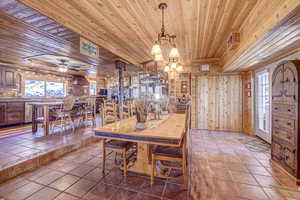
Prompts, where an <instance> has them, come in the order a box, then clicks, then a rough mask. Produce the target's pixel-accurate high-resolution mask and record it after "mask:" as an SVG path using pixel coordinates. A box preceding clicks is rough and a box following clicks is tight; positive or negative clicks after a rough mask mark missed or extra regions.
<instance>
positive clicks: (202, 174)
mask: <svg viewBox="0 0 300 200" xmlns="http://www.w3.org/2000/svg"><path fill="white" fill-rule="evenodd" d="M190 136H191V137H190V141H191V147H192V151H190V154H191V168H190V177H191V178H190V187H189V190H190V198H191V199H195V200H196V199H213V200H224V199H230V200H231V199H245V200H246V199H248V200H249V199H250V200H260V199H261V200H283V199H285V200H296V199H297V200H299V199H300V190H297V189H298V188H297V186H296V185H295V184H294V182H293V181H292V179H291V178H289V177H288V176H287V175H286V174H284V173H283V172H282V171H281V170H279V169H278V168H277V167H276V166H275V165H274V164H272V163H271V162H270V161H269V159H270V154H269V153H266V152H257V151H256V152H254V151H253V150H250V149H249V148H247V146H245V145H244V144H243V143H241V142H239V141H240V140H239V139H242V138H244V139H245V138H247V137H249V136H246V135H244V134H239V133H229V132H217V131H202V130H193V131H192V133H191V135H190ZM287 187H289V188H287ZM299 188H300V187H299ZM287 191H292V192H293V194H292V193H291V192H287ZM293 195H294V196H293ZM297 195H298V196H297Z"/></svg>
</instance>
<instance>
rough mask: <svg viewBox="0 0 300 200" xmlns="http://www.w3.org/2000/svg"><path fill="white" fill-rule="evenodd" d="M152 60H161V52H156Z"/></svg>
mask: <svg viewBox="0 0 300 200" xmlns="http://www.w3.org/2000/svg"><path fill="white" fill-rule="evenodd" d="M154 60H155V61H163V60H164V58H163V55H162V54H156V55H155V56H154Z"/></svg>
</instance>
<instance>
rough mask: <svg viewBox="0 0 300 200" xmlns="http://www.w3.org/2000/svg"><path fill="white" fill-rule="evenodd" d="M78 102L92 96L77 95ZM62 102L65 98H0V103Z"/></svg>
mask: <svg viewBox="0 0 300 200" xmlns="http://www.w3.org/2000/svg"><path fill="white" fill-rule="evenodd" d="M75 98H76V102H77V101H79V102H80V101H83V100H82V99H87V98H90V97H75ZM91 98H96V97H91ZM57 101H58V102H62V101H63V98H24V97H20V98H16V97H15V98H0V103H1V102H4V103H5V102H57Z"/></svg>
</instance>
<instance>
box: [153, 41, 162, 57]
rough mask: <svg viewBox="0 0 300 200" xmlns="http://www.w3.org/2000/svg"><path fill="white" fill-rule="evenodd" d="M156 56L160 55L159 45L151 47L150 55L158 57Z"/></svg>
mask: <svg viewBox="0 0 300 200" xmlns="http://www.w3.org/2000/svg"><path fill="white" fill-rule="evenodd" d="M158 54H161V48H160V46H159V44H157V43H155V44H154V45H153V47H152V50H151V55H158Z"/></svg>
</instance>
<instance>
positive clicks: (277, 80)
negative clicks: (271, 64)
mask: <svg viewBox="0 0 300 200" xmlns="http://www.w3.org/2000/svg"><path fill="white" fill-rule="evenodd" d="M272 77H273V78H272V100H273V101H276V100H278V101H280V100H282V95H283V64H282V65H281V66H278V67H277V68H276V69H275V71H274V72H273V76H272Z"/></svg>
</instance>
